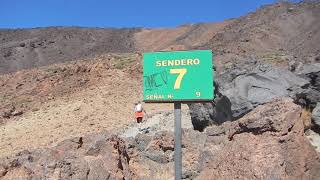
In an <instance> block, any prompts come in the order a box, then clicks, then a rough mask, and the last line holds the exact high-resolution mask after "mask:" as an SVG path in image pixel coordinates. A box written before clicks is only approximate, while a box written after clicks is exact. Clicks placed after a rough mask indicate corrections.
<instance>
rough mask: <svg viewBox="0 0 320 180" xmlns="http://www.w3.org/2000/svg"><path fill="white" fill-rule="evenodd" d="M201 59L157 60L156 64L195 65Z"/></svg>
mask: <svg viewBox="0 0 320 180" xmlns="http://www.w3.org/2000/svg"><path fill="white" fill-rule="evenodd" d="M199 64H200V59H197V58H196V59H177V60H160V61H156V66H193V65H199Z"/></svg>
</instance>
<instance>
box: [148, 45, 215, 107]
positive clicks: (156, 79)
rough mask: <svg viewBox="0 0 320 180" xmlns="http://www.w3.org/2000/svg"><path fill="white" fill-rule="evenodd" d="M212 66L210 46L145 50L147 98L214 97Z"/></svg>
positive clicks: (197, 98) (157, 100)
mask: <svg viewBox="0 0 320 180" xmlns="http://www.w3.org/2000/svg"><path fill="white" fill-rule="evenodd" d="M212 67H213V66H212V52H211V51H210V50H194V51H173V52H154V53H144V54H143V99H144V102H174V101H210V100H212V99H213V98H214V95H213V90H214V87H213V72H212Z"/></svg>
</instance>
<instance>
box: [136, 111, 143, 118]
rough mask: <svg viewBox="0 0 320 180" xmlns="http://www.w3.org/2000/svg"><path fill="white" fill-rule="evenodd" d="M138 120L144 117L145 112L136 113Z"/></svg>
mask: <svg viewBox="0 0 320 180" xmlns="http://www.w3.org/2000/svg"><path fill="white" fill-rule="evenodd" d="M135 115H136V118H139V117H140V118H142V117H143V112H135Z"/></svg>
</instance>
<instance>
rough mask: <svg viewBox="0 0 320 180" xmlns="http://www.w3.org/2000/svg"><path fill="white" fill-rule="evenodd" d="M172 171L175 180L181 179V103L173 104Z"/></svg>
mask: <svg viewBox="0 0 320 180" xmlns="http://www.w3.org/2000/svg"><path fill="white" fill-rule="evenodd" d="M174 170H175V179H176V180H180V179H182V178H181V176H182V152H181V103H180V102H175V103H174Z"/></svg>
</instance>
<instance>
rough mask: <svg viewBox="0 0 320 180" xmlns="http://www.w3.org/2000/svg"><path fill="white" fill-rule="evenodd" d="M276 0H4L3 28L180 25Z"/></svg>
mask: <svg viewBox="0 0 320 180" xmlns="http://www.w3.org/2000/svg"><path fill="white" fill-rule="evenodd" d="M273 2H274V0H194V1H191V0H184V1H183V0H157V1H153V0H0V28H35V27H47V26H80V27H101V28H103V27H116V28H123V27H146V28H159V27H176V26H179V25H183V24H190V23H201V22H221V21H223V20H226V19H230V18H236V17H240V16H243V15H245V14H247V13H248V12H253V11H255V10H256V9H257V8H259V7H260V6H261V5H265V4H271V3H273Z"/></svg>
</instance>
